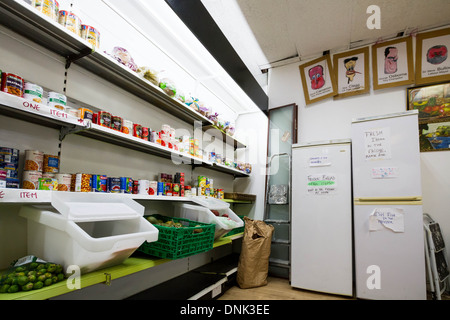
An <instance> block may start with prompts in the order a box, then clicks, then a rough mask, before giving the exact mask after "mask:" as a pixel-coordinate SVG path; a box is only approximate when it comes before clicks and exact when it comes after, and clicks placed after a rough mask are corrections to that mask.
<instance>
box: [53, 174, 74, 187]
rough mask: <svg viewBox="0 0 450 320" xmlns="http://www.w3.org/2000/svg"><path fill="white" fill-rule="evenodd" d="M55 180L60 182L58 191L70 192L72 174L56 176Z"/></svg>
mask: <svg viewBox="0 0 450 320" xmlns="http://www.w3.org/2000/svg"><path fill="white" fill-rule="evenodd" d="M55 178H56V180H57V181H58V191H70V184H71V181H72V175H71V174H65V173H58V174H55Z"/></svg>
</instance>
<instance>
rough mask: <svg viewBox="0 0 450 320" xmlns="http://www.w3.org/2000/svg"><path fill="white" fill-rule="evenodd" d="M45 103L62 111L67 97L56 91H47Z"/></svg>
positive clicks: (64, 108)
mask: <svg viewBox="0 0 450 320" xmlns="http://www.w3.org/2000/svg"><path fill="white" fill-rule="evenodd" d="M47 105H48V106H49V107H53V108H56V109H59V110H62V111H65V110H66V105H67V97H66V96H65V95H63V94H61V93H58V92H49V93H48V101H47Z"/></svg>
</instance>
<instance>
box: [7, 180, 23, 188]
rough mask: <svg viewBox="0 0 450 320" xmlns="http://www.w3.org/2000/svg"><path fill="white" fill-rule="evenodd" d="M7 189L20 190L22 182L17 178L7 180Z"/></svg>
mask: <svg viewBox="0 0 450 320" xmlns="http://www.w3.org/2000/svg"><path fill="white" fill-rule="evenodd" d="M6 188H8V189H19V188H20V181H19V179H16V178H6Z"/></svg>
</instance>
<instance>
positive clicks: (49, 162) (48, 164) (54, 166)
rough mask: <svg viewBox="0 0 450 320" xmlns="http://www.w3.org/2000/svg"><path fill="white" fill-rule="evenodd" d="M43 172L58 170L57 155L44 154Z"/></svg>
mask: <svg viewBox="0 0 450 320" xmlns="http://www.w3.org/2000/svg"><path fill="white" fill-rule="evenodd" d="M43 172H45V173H58V172H59V156H52V155H49V154H44V170H43Z"/></svg>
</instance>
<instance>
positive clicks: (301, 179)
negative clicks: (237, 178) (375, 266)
mask: <svg viewBox="0 0 450 320" xmlns="http://www.w3.org/2000/svg"><path fill="white" fill-rule="evenodd" d="M351 183H352V181H351V141H350V139H343V140H332V141H321V142H313V143H307V144H297V145H293V148H292V202H291V203H292V225H291V231H292V237H291V239H292V243H291V286H292V287H295V288H301V289H306V290H312V291H318V292H325V293H332V294H338V295H344V296H353V252H352V209H353V202H352V188H351Z"/></svg>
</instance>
